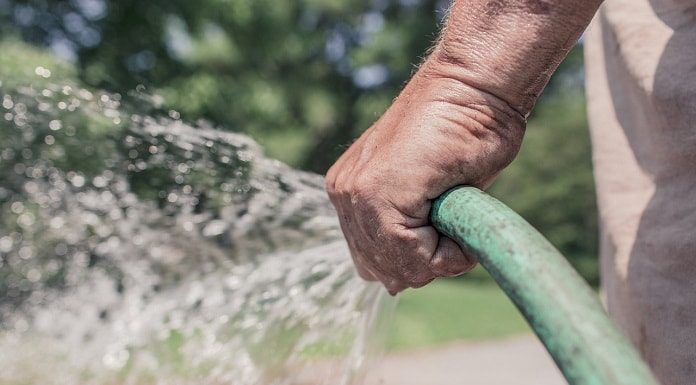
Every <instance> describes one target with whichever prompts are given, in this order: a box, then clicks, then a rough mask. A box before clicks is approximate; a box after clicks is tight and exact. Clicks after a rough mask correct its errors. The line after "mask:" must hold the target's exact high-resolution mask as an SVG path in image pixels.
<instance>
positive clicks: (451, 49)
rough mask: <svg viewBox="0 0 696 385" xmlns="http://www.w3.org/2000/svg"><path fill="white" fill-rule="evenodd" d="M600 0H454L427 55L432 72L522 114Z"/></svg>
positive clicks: (527, 109)
mask: <svg viewBox="0 0 696 385" xmlns="http://www.w3.org/2000/svg"><path fill="white" fill-rule="evenodd" d="M600 4H601V1H600V0H586V1H583V0H580V1H576V0H546V1H544V0H455V1H454V4H453V5H452V8H451V10H450V15H449V18H448V21H447V26H446V28H445V29H444V31H443V33H442V37H441V39H440V41H439V42H438V44H437V46H436V47H435V48H434V51H433V53H432V54H431V56H430V60H429V61H431V62H433V63H431V64H434V68H435V70H436V71H437V74H438V75H442V76H447V77H452V78H455V79H457V80H459V81H461V82H463V83H466V84H467V85H469V86H472V87H475V88H477V89H479V90H481V91H484V92H487V93H489V94H492V95H493V96H496V97H498V98H500V99H502V100H503V101H505V102H506V103H508V104H509V106H510V107H512V108H513V109H514V110H516V111H517V112H519V113H520V114H521V115H523V116H526V115H527V114H528V113H529V112H530V111H531V109H532V107H533V106H534V103H535V101H536V99H537V97H538V96H539V94H540V93H541V91H542V90H543V88H544V87H545V86H546V83H547V82H548V80H549V78H550V77H551V75H552V74H553V72H554V71H555V70H556V68H557V67H558V65H559V64H560V62H561V61H562V60H563V58H565V56H566V55H567V53H568V51H569V50H570V49H571V48H572V47H573V45H574V44H575V43H576V41H577V39H578V38H579V36H580V35H581V34H582V32H583V31H584V30H585V28H586V27H587V25H588V24H589V22H590V21H591V19H592V17H593V15H594V14H595V12H596V11H597V8H598V7H599V5H600Z"/></svg>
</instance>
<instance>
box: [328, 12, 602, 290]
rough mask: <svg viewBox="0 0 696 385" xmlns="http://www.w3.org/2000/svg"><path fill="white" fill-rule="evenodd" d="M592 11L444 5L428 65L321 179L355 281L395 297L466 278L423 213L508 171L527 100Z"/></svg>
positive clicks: (454, 250) (464, 258)
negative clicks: (377, 284)
mask: <svg viewBox="0 0 696 385" xmlns="http://www.w3.org/2000/svg"><path fill="white" fill-rule="evenodd" d="M599 5H600V1H594V0H593V1H573V0H548V1H541V0H526V1H523V0H455V1H454V3H453V5H452V8H451V10H450V14H449V17H448V20H447V23H446V27H445V28H444V29H443V31H442V34H441V38H440V40H439V42H438V43H437V45H436V46H435V47H434V48H433V50H432V52H431V54H430V55H429V56H428V58H427V59H426V60H425V62H424V63H423V64H422V65H421V67H420V68H419V70H418V71H417V72H416V73H415V74H414V76H413V78H412V79H411V80H410V81H409V83H408V84H407V85H406V87H405V88H404V89H403V91H402V92H401V94H400V95H399V96H398V97H397V98H396V99H395V101H394V103H393V104H392V105H391V106H390V107H389V109H388V110H387V111H386V112H385V113H384V115H383V116H382V117H381V118H380V119H379V120H378V121H377V122H376V123H375V124H374V125H373V126H372V127H370V128H369V129H368V130H367V131H366V132H365V133H364V134H363V135H362V136H360V138H358V140H357V141H356V142H355V143H354V144H353V145H352V146H351V147H350V148H349V149H348V150H347V151H346V152H345V153H344V154H343V155H342V156H341V157H340V158H339V160H338V161H336V163H335V164H334V165H333V166H332V167H331V169H330V170H329V172H328V173H327V176H326V187H327V191H328V193H329V197H330V198H331V201H332V203H333V204H334V206H335V207H336V210H337V212H338V215H339V219H340V222H341V227H342V229H343V232H344V234H345V236H346V240H347V242H348V246H349V248H350V251H351V255H352V257H353V260H354V262H355V265H356V268H357V270H358V273H359V274H360V275H361V276H362V277H363V278H365V279H368V280H379V281H381V282H382V283H383V284H384V285H385V287H386V288H387V290H388V291H389V292H390V293H391V294H396V293H398V292H400V291H402V290H404V289H405V288H407V287H420V286H423V285H425V284H427V283H428V282H430V281H432V280H433V279H434V278H436V277H442V276H453V275H459V274H462V273H464V272H466V271H468V270H470V269H471V268H473V266H474V265H475V260H474V258H472V257H471V256H469V255H466V253H465V252H464V251H463V250H461V249H460V247H459V246H458V245H457V244H456V243H455V242H453V241H452V240H450V239H449V238H447V237H445V236H442V235H440V234H438V233H437V231H436V230H435V229H434V228H433V227H432V226H430V224H429V222H428V213H429V211H430V203H431V201H432V199H434V198H436V197H438V196H439V195H440V194H442V193H443V192H445V191H447V190H448V189H449V188H451V187H454V186H457V185H462V184H465V185H473V186H477V187H480V188H485V187H487V186H488V185H490V183H492V181H493V179H494V178H495V177H496V175H497V174H498V173H499V172H500V171H501V170H502V169H503V168H504V167H505V166H507V165H508V164H509V163H510V162H511V161H512V160H513V158H514V157H515V155H516V154H517V151H518V150H519V147H520V144H521V142H522V137H523V135H524V130H525V124H526V117H527V116H528V115H529V113H530V111H531V110H532V108H533V106H534V103H535V101H536V99H537V97H538V96H539V94H540V93H541V91H542V90H543V89H544V87H545V86H546V83H547V82H548V80H549V78H550V76H551V75H552V73H553V72H554V71H555V70H556V68H557V67H558V64H559V63H560V62H561V61H562V60H563V58H565V56H566V55H567V53H568V51H569V50H570V49H571V48H572V47H573V45H574V44H575V42H576V41H577V39H578V37H579V36H580V35H581V34H582V32H583V31H584V29H585V28H586V27H587V25H588V24H589V22H590V20H591V19H592V16H593V15H594V13H595V12H596V11H597V8H598V7H599Z"/></svg>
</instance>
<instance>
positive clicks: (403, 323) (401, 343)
mask: <svg viewBox="0 0 696 385" xmlns="http://www.w3.org/2000/svg"><path fill="white" fill-rule="evenodd" d="M477 273H478V272H477ZM472 278H473V277H472ZM529 332H531V331H530V329H529V326H527V323H526V322H525V321H524V319H523V318H522V316H521V315H520V314H519V312H518V311H517V308H515V306H514V305H513V304H512V303H511V302H510V300H509V299H508V298H507V297H506V296H505V294H504V293H503V292H502V291H501V290H500V289H499V288H498V287H497V286H496V284H495V283H494V282H493V281H492V280H490V279H468V278H460V279H443V280H438V281H435V282H433V283H431V284H430V285H428V286H426V287H424V288H421V289H417V290H408V291H406V292H405V293H404V294H402V296H401V298H400V302H399V304H398V306H397V309H396V314H395V317H394V323H393V326H392V328H391V331H390V335H389V338H388V340H387V347H388V349H391V350H394V349H413V348H420V347H427V346H433V345H437V344H443V343H447V342H451V341H454V340H484V339H492V338H500V337H504V336H509V335H514V334H520V333H529Z"/></svg>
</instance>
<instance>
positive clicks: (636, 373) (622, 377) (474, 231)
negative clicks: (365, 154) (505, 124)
mask: <svg viewBox="0 0 696 385" xmlns="http://www.w3.org/2000/svg"><path fill="white" fill-rule="evenodd" d="M430 217H431V221H432V223H433V225H434V226H435V227H436V228H437V229H438V230H439V231H440V232H442V233H443V234H446V235H447V236H449V237H451V238H452V239H454V240H456V241H457V242H458V243H459V244H460V245H461V246H462V247H463V248H465V249H467V250H469V251H471V252H472V253H473V254H474V255H476V256H477V257H478V260H479V262H480V263H481V265H482V266H483V267H484V268H485V269H486V270H487V271H488V272H489V273H490V275H491V276H492V277H493V278H494V279H495V280H496V282H498V284H499V285H500V287H501V288H502V289H503V290H504V291H505V293H506V294H507V295H508V296H509V297H510V299H512V301H513V302H514V303H515V305H516V306H517V307H518V308H519V310H520V311H521V312H522V314H523V315H524V317H525V318H526V319H527V321H528V322H529V324H530V325H531V326H532V328H533V329H534V331H535V333H536V334H537V335H538V336H539V338H540V339H541V341H542V342H543V343H544V345H545V346H546V348H547V349H548V351H549V353H551V356H552V357H553V359H554V360H555V361H556V364H557V365H558V367H559V368H560V369H561V371H562V372H563V374H564V376H565V378H566V379H567V380H568V382H569V384H571V385H657V381H656V380H655V378H654V377H653V375H652V374H651V372H650V370H649V369H648V367H647V365H646V364H645V363H644V362H643V361H642V360H641V358H640V357H639V355H638V353H637V352H636V351H635V350H634V349H633V347H632V346H631V344H630V343H629V342H628V341H627V340H626V338H625V337H624V336H623V335H622V334H621V333H620V332H619V331H618V329H617V328H616V326H615V325H614V324H613V323H612V321H610V320H609V318H608V317H607V315H606V313H605V312H604V309H603V308H602V305H601V304H600V303H599V301H598V299H597V296H596V294H595V293H594V292H593V291H592V289H591V288H590V287H589V286H588V285H587V284H586V283H585V281H583V279H582V278H581V277H580V276H579V275H578V273H577V272H576V271H575V270H574V269H573V268H572V267H571V266H570V264H569V263H568V262H567V261H566V259H565V258H564V257H563V256H562V255H561V254H560V253H559V252H558V251H557V250H556V249H555V248H554V247H553V246H552V245H551V244H550V243H549V242H548V241H547V240H546V238H544V237H543V236H542V235H541V234H540V233H539V232H537V231H536V230H535V229H534V228H533V227H532V226H531V225H530V224H529V223H527V222H526V221H525V220H524V219H522V217H520V216H519V215H518V214H517V213H515V212H514V211H512V210H511V209H510V208H508V207H507V206H505V205H504V204H503V203H501V202H499V201H498V200H496V199H494V198H492V197H490V196H488V195H487V194H485V193H484V192H482V191H480V190H478V189H476V188H473V187H458V188H455V189H452V190H450V191H449V192H447V193H445V194H443V195H442V196H440V197H439V198H438V199H437V200H436V201H435V203H434V204H433V208H432V212H431V214H430Z"/></svg>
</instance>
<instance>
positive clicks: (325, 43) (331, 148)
mask: <svg viewBox="0 0 696 385" xmlns="http://www.w3.org/2000/svg"><path fill="white" fill-rule="evenodd" d="M446 6H447V3H446V2H444V1H436V0H429V1H404V0H401V1H394V0H372V1H370V0H361V1H354V0H303V1H292V2H278V1H272V0H253V1H251V0H233V1H218V0H208V1H196V2H192V1H187V0H166V1H165V0H154V1H135V0H119V1H107V0H54V1H48V0H1V1H0V9H2V11H0V15H1V16H0V21H2V24H3V27H2V32H3V33H4V34H8V33H9V34H12V33H19V34H21V36H22V37H23V38H24V39H25V40H27V41H30V42H32V43H35V44H41V45H47V46H50V47H52V48H53V49H54V50H55V51H56V52H58V53H59V54H62V55H63V56H68V57H73V58H74V59H76V60H77V61H78V63H79V67H80V76H81V77H82V78H83V79H84V80H85V81H86V82H87V83H88V84H90V85H92V86H97V87H101V88H106V89H109V90H112V91H119V92H123V91H124V90H126V89H130V88H133V87H134V86H136V85H137V84H144V85H145V86H147V87H149V88H150V89H151V91H152V92H157V93H160V94H162V95H163V96H164V97H165V100H166V101H167V103H168V104H169V105H170V106H171V107H172V108H173V109H176V110H178V111H180V112H181V114H182V115H183V117H187V118H191V119H199V118H206V119H209V120H211V121H212V122H214V123H216V124H218V125H221V126H224V127H226V128H228V129H231V130H240V131H245V132H248V133H251V134H252V135H254V136H255V137H257V138H258V139H259V140H260V141H261V142H262V144H265V145H266V147H267V149H268V151H269V152H270V153H271V154H272V155H274V156H276V157H278V158H280V159H282V160H285V161H289V162H290V163H292V164H294V165H296V166H302V167H304V168H309V169H312V170H315V171H319V172H321V171H324V170H325V169H326V168H327V167H328V165H329V164H330V163H331V162H332V161H333V159H334V158H335V157H336V156H337V155H338V153H340V151H341V148H340V145H343V144H345V143H347V142H349V141H350V139H351V138H352V137H354V136H356V135H357V134H358V133H359V131H360V130H362V129H364V128H366V126H367V125H369V124H370V123H371V121H372V120H373V119H374V118H375V116H376V115H378V114H379V113H380V112H381V111H382V110H383V109H384V108H385V107H386V106H387V105H388V103H389V102H390V100H391V99H392V98H393V96H394V95H395V94H396V92H397V90H398V88H399V87H400V86H401V84H402V83H403V82H404V81H405V80H406V79H407V78H408V76H409V74H410V72H411V70H412V68H413V67H412V65H411V63H412V62H414V61H416V60H418V58H419V56H420V55H423V53H424V52H425V51H426V49H427V47H428V46H429V45H430V44H431V41H432V40H433V39H435V37H436V32H437V28H438V21H439V20H440V18H441V17H442V16H443V14H444V9H445V7H446Z"/></svg>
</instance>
